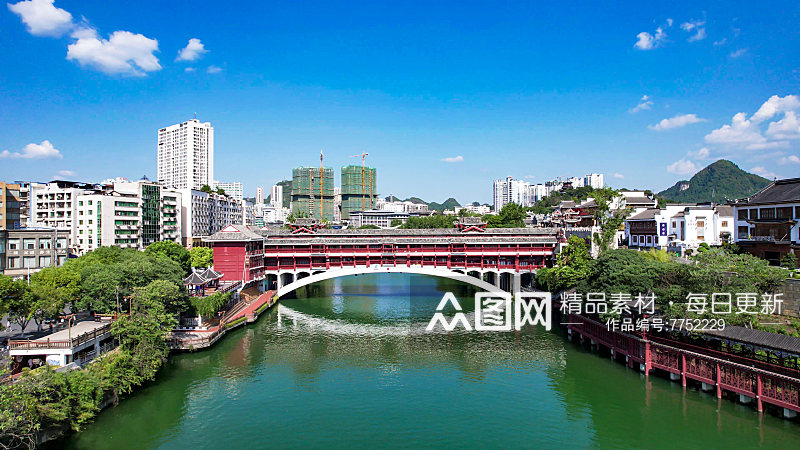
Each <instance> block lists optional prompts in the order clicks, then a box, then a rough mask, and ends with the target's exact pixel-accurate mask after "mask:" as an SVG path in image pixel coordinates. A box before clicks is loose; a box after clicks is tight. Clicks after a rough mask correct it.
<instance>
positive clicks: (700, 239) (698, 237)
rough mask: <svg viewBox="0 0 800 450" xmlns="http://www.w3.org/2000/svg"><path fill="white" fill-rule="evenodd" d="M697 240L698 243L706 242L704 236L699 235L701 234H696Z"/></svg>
mask: <svg viewBox="0 0 800 450" xmlns="http://www.w3.org/2000/svg"><path fill="white" fill-rule="evenodd" d="M697 240H698V241H700V242H705V240H706V237H705V236H703V235H701V234H698V235H697Z"/></svg>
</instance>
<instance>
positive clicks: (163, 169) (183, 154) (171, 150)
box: [158, 119, 214, 189]
mask: <svg viewBox="0 0 800 450" xmlns="http://www.w3.org/2000/svg"><path fill="white" fill-rule="evenodd" d="M158 182H159V183H161V184H162V185H163V186H166V187H171V188H175V189H200V188H201V187H203V185H208V186H211V185H212V183H213V182H214V127H212V126H211V123H210V122H205V123H201V122H200V121H199V120H197V119H191V120H188V121H186V122H183V123H179V124H176V125H172V126H169V127H166V128H162V129H160V130H158Z"/></svg>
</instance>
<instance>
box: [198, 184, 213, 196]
mask: <svg viewBox="0 0 800 450" xmlns="http://www.w3.org/2000/svg"><path fill="white" fill-rule="evenodd" d="M200 192H205V193H206V194H211V193H213V192H214V191H213V190H212V189H211V186H209V185H207V184H204V185H202V186H200Z"/></svg>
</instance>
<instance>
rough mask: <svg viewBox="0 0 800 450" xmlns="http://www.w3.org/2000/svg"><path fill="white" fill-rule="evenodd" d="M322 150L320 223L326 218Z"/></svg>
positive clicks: (320, 162)
mask: <svg viewBox="0 0 800 450" xmlns="http://www.w3.org/2000/svg"><path fill="white" fill-rule="evenodd" d="M322 171H323V169H322V150H320V151H319V223H322V221H323V220H324V218H325V214H324V213H325V191H324V189H323V186H324V182H325V177H324V176H323V175H322Z"/></svg>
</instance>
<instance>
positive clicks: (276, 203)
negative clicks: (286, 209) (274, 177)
mask: <svg viewBox="0 0 800 450" xmlns="http://www.w3.org/2000/svg"><path fill="white" fill-rule="evenodd" d="M290 194H291V193H290ZM269 203H270V205H272V206H273V207H275V208H283V186H282V185H280V184H276V185H274V186H272V188H270V197H269Z"/></svg>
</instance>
